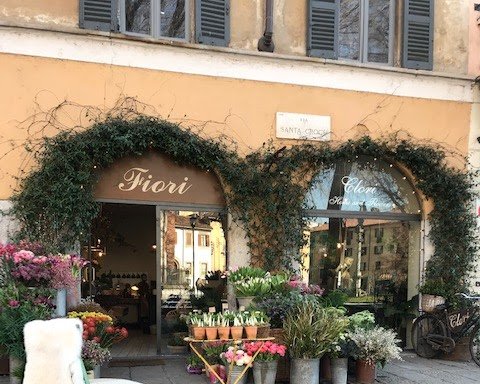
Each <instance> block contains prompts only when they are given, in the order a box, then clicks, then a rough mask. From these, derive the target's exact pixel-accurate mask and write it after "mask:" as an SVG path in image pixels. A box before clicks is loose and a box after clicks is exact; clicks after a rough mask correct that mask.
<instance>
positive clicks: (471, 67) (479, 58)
mask: <svg viewBox="0 0 480 384" xmlns="http://www.w3.org/2000/svg"><path fill="white" fill-rule="evenodd" d="M476 3H478V0H470V12H469V42H468V51H469V56H468V74H469V75H473V76H478V75H480V11H475V10H474V8H473V7H474V4H476Z"/></svg>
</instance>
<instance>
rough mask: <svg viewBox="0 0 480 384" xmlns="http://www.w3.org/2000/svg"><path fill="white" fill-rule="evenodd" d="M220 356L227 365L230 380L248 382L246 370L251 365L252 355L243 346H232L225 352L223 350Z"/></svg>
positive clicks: (232, 381)
mask: <svg viewBox="0 0 480 384" xmlns="http://www.w3.org/2000/svg"><path fill="white" fill-rule="evenodd" d="M220 356H221V358H222V360H223V361H224V362H225V365H226V366H227V371H228V382H229V383H236V384H246V383H247V375H246V371H247V370H248V368H249V367H250V363H251V361H252V357H251V356H250V355H249V354H248V353H247V351H246V350H245V349H244V348H243V346H242V345H234V346H230V347H228V349H227V350H226V351H225V352H222V354H221V355H220Z"/></svg>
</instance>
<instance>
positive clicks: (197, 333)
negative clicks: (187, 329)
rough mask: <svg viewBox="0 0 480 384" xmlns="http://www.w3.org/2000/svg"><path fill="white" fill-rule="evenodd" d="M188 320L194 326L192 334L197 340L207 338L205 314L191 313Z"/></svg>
mask: <svg viewBox="0 0 480 384" xmlns="http://www.w3.org/2000/svg"><path fill="white" fill-rule="evenodd" d="M188 322H189V323H190V324H191V326H192V336H193V338H194V339H195V340H205V327H204V323H203V316H202V315H200V314H198V313H191V314H190V315H189V317H188Z"/></svg>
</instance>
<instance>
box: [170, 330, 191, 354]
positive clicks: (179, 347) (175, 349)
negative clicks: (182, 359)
mask: <svg viewBox="0 0 480 384" xmlns="http://www.w3.org/2000/svg"><path fill="white" fill-rule="evenodd" d="M167 349H168V352H169V353H170V354H172V355H180V354H183V353H186V352H187V350H188V345H187V343H186V342H185V340H184V339H183V338H182V337H179V336H177V335H174V336H173V337H171V338H170V339H169V340H168V343H167Z"/></svg>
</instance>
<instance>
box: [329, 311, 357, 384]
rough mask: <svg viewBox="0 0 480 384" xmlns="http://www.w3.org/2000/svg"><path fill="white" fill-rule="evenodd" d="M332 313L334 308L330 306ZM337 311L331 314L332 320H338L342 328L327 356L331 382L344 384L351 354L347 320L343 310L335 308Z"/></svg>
mask: <svg viewBox="0 0 480 384" xmlns="http://www.w3.org/2000/svg"><path fill="white" fill-rule="evenodd" d="M330 308H331V309H330V310H331V311H332V314H333V313H334V311H335V309H334V308H332V307H330ZM336 311H337V313H336V314H335V315H334V316H332V321H339V322H340V324H342V325H343V329H342V330H341V331H340V332H339V334H338V335H337V337H336V339H335V340H334V341H333V342H332V344H331V345H330V349H329V351H328V354H327V356H328V358H329V363H330V371H331V376H332V377H331V380H332V384H346V383H347V376H348V357H349V356H350V354H351V344H352V342H351V340H350V339H349V338H348V332H347V330H348V326H349V323H350V322H349V320H348V317H346V316H345V310H343V309H336ZM345 320H346V321H345Z"/></svg>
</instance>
